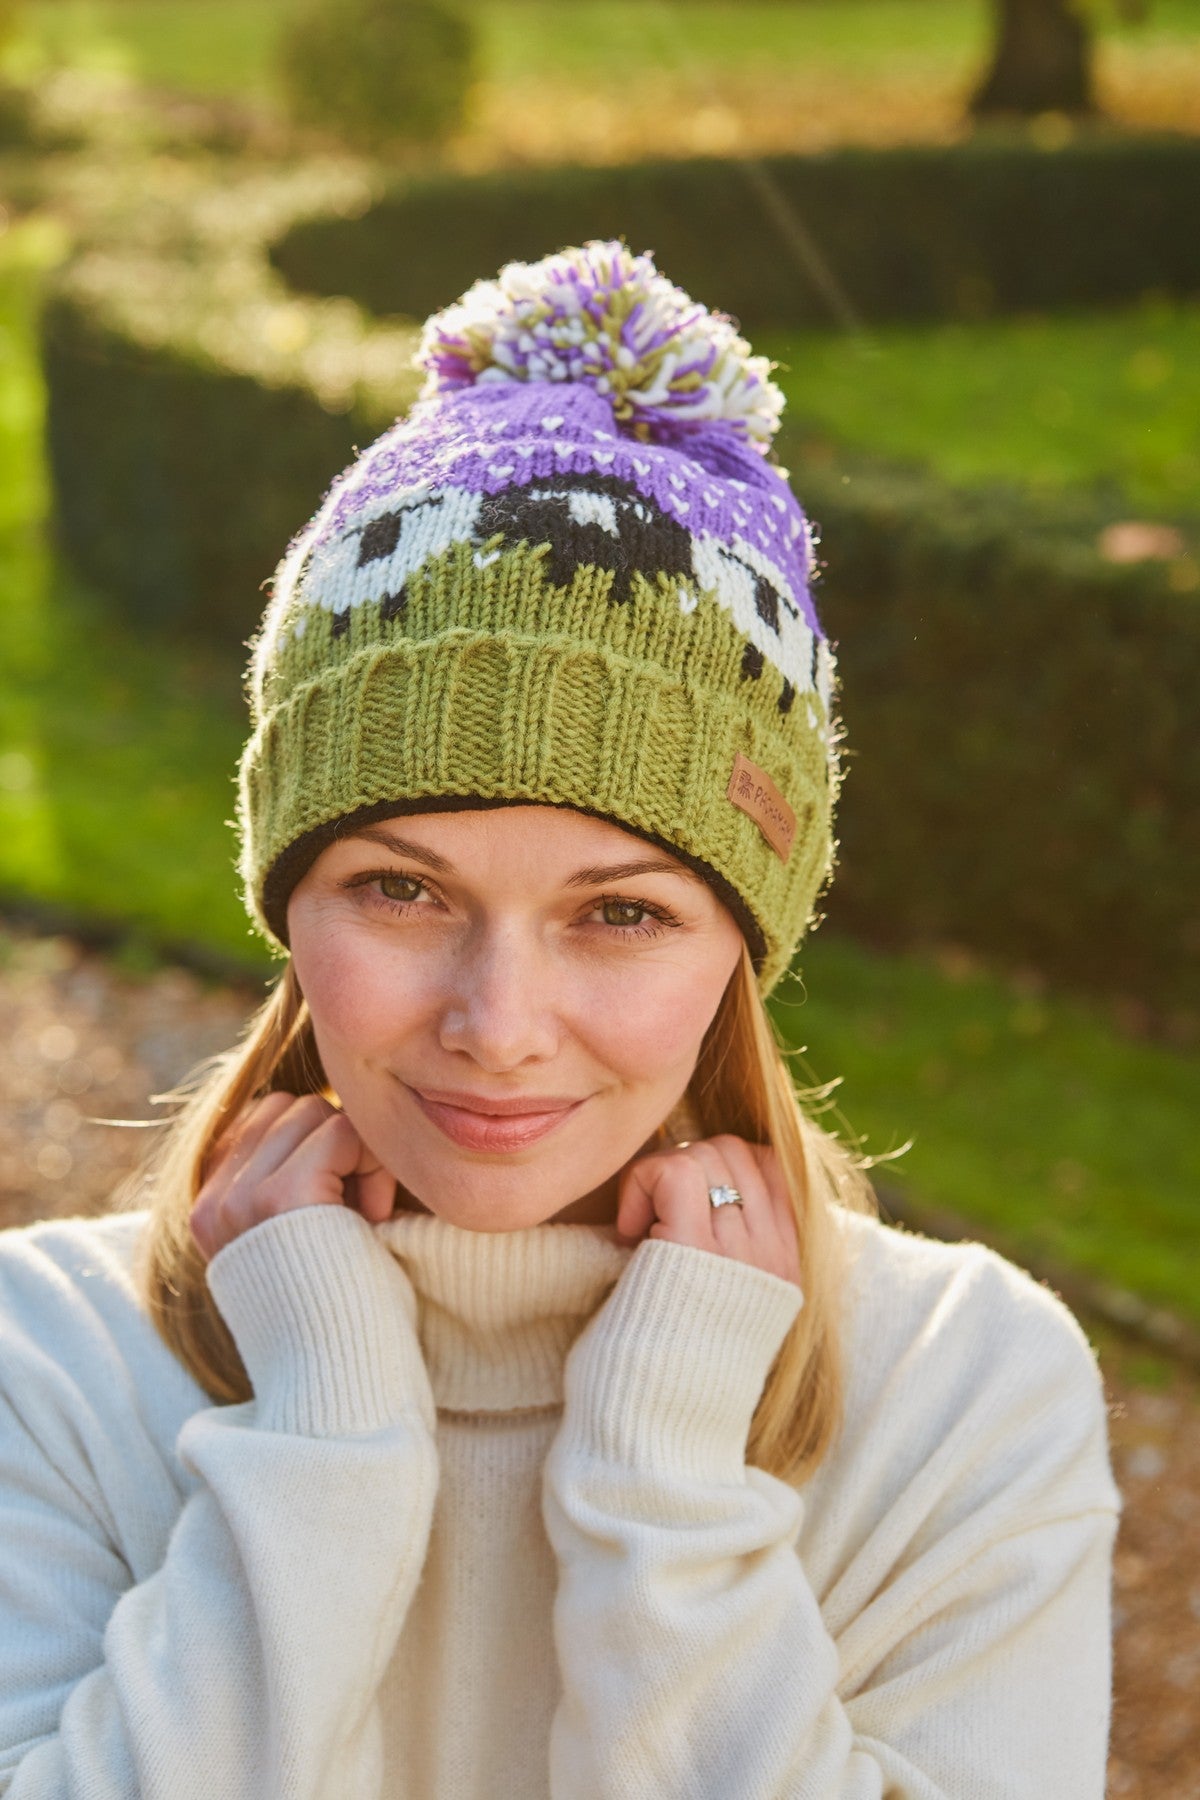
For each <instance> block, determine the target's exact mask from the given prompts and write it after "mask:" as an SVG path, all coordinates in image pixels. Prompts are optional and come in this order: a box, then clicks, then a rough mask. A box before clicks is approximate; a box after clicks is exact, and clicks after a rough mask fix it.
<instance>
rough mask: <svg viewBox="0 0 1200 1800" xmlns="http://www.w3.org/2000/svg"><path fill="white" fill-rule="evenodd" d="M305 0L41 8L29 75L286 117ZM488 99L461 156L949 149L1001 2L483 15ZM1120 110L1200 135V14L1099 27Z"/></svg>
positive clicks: (617, 6)
mask: <svg viewBox="0 0 1200 1800" xmlns="http://www.w3.org/2000/svg"><path fill="white" fill-rule="evenodd" d="M289 4H290V0H28V4H27V6H26V21H27V22H26V26H25V37H24V47H23V49H22V50H21V51H20V54H21V55H22V56H23V57H24V58H25V59H26V60H27V61H28V59H29V58H30V57H34V58H36V57H38V56H44V55H46V54H50V55H59V56H61V55H64V54H68V55H70V56H71V57H73V58H82V59H83V60H85V61H86V62H89V63H91V64H92V65H93V66H94V67H100V68H106V69H109V70H112V71H115V72H122V73H125V74H128V75H132V76H135V77H136V78H138V79H141V80H145V81H150V82H158V83H163V84H166V85H170V86H175V87H181V88H192V89H196V90H203V91H207V92H211V93H219V94H232V95H242V96H245V97H249V98H251V99H253V100H255V101H257V102H260V103H263V104H266V105H271V104H273V103H274V101H275V88H274V75H273V68H272V58H273V50H274V44H275V40H276V36H277V33H278V31H279V27H280V22H281V20H282V19H283V18H284V16H285V15H286V13H287V10H288V6H289ZM467 4H468V5H469V8H470V10H471V11H472V12H473V13H474V14H475V15H476V18H477V20H478V26H479V36H480V48H481V81H480V86H479V89H478V91H477V93H476V96H475V100H474V105H473V121H472V125H471V127H470V129H469V130H468V131H467V133H466V134H465V137H464V140H463V142H462V143H461V144H460V145H459V146H458V147H457V155H458V156H459V157H460V158H461V159H462V160H465V161H466V162H468V163H472V164H478V163H480V162H486V161H489V160H504V159H505V158H506V157H507V158H512V159H517V160H526V159H529V158H533V159H536V160H554V161H561V160H563V158H564V155H568V156H572V157H578V158H583V159H585V160H610V159H613V158H617V157H626V156H630V155H637V154H641V153H645V152H647V151H652V150H659V151H663V152H666V153H670V154H686V153H688V152H689V151H697V150H706V149H708V150H716V151H728V150H746V149H770V148H774V149H784V148H789V147H793V148H816V147H819V146H821V145H822V144H827V143H836V142H843V141H866V142H893V141H897V140H900V139H905V138H932V139H944V138H946V137H947V136H953V135H955V134H956V133H957V132H958V131H959V130H960V129H961V121H962V110H963V101H964V98H965V96H966V94H967V92H968V91H969V88H970V86H971V84H972V82H973V80H974V78H975V76H976V74H977V72H978V70H979V68H980V66H981V64H982V61H983V58H984V56H985V55H986V52H987V45H988V42H989V33H990V29H991V23H990V8H989V6H988V4H987V0H790V3H789V0H765V3H764V0H748V3H747V4H744V5H737V6H735V5H732V4H728V3H725V0H467ZM1097 35H1098V44H1099V50H1098V57H1097V68H1098V78H1099V83H1100V91H1101V98H1102V102H1103V104H1104V106H1105V108H1106V109H1107V110H1109V111H1111V112H1112V114H1113V115H1114V116H1115V117H1117V118H1120V119H1122V120H1125V121H1127V122H1130V123H1138V124H1142V125H1164V126H1168V127H1176V128H1182V129H1200V0H1154V4H1153V6H1152V8H1151V12H1150V16H1149V18H1148V19H1147V20H1146V21H1145V22H1144V24H1142V25H1140V26H1136V25H1132V24H1130V23H1129V22H1128V21H1126V20H1123V19H1122V18H1121V17H1120V16H1119V9H1118V7H1117V6H1116V5H1115V4H1109V5H1106V6H1104V7H1103V8H1101V9H1100V10H1099V15H1098V19H1097Z"/></svg>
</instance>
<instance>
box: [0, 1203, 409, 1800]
mask: <svg viewBox="0 0 1200 1800" xmlns="http://www.w3.org/2000/svg"><path fill="white" fill-rule="evenodd" d="M208 1280H209V1286H210V1290H211V1292H212V1294H213V1296H214V1298H215V1300H216V1302H217V1305H218V1306H219V1308H220V1310H221V1313H222V1315H223V1316H224V1318H225V1320H226V1322H227V1323H228V1325H229V1327H230V1329H231V1331H232V1333H233V1335H234V1338H235V1340H236V1342H237V1344H238V1348H239V1350H240V1351H241V1353H242V1355H243V1358H244V1360H245V1363H246V1368H247V1372H248V1374H249V1376H250V1379H251V1383H252V1385H253V1388H254V1399H253V1400H252V1401H250V1402H248V1403H246V1404H242V1405H230V1406H214V1407H204V1408H202V1409H201V1410H199V1411H198V1412H195V1413H193V1414H192V1415H191V1416H190V1417H189V1418H188V1419H187V1421H186V1423H185V1424H184V1425H183V1428H182V1430H181V1431H180V1433H179V1436H178V1440H177V1444H176V1448H177V1452H178V1455H179V1458H180V1461H181V1462H182V1464H183V1466H184V1469H185V1470H186V1471H187V1472H188V1475H189V1477H190V1478H191V1479H192V1481H193V1483H194V1485H193V1486H192V1491H191V1492H190V1495H189V1497H188V1498H187V1499H186V1500H185V1502H184V1504H183V1507H182V1510H181V1512H180V1514H179V1516H178V1518H177V1520H176V1522H175V1526H174V1529H173V1530H172V1532H171V1535H170V1539H169V1543H168V1545H167V1551H166V1555H165V1558H164V1560H163V1562H162V1565H161V1567H159V1568H158V1569H157V1570H156V1571H155V1572H154V1573H153V1574H151V1575H150V1576H149V1577H148V1578H146V1579H143V1580H141V1581H139V1582H137V1583H132V1581H131V1576H130V1572H129V1570H128V1568H127V1566H126V1565H125V1563H124V1561H123V1559H122V1557H121V1555H120V1552H119V1550H118V1548H117V1544H116V1541H115V1536H114V1534H113V1532H112V1531H111V1530H106V1528H105V1522H104V1511H105V1508H104V1500H103V1495H102V1494H100V1493H99V1492H98V1491H97V1492H89V1491H88V1490H87V1488H86V1487H84V1486H83V1485H82V1484H81V1481H80V1477H79V1467H78V1463H77V1462H76V1461H74V1460H72V1459H70V1458H68V1457H63V1456H60V1455H58V1454H56V1450H57V1448H58V1447H59V1445H60V1444H61V1442H62V1438H63V1426H64V1422H63V1421H62V1420H55V1419H54V1418H53V1417H52V1416H45V1417H44V1418H43V1416H42V1414H41V1413H40V1412H39V1409H38V1407H37V1406H36V1405H33V1404H31V1395H30V1393H29V1392H28V1391H24V1392H20V1393H18V1392H17V1391H16V1389H15V1388H14V1386H13V1382H12V1379H11V1377H6V1379H5V1380H4V1382H3V1383H2V1384H0V1793H3V1794H6V1795H7V1796H9V1800H67V1797H68V1796H70V1797H71V1800H76V1797H77V1796H83V1795H87V1796H89V1800H133V1797H134V1796H137V1797H139V1800H191V1797H193V1796H194V1800H210V1797H211V1796H212V1795H214V1794H219V1795H221V1796H222V1800H264V1797H265V1796H270V1797H271V1800H284V1797H286V1800H375V1797H376V1796H378V1795H379V1793H380V1784H381V1772H382V1747H381V1729H380V1723H379V1719H378V1714H377V1704H376V1693H377V1689H378V1687H379V1684H380V1681H381V1679H382V1676H383V1673H384V1671H385V1668H386V1665H387V1661H388V1658H389V1656H390V1654H391V1651H392V1649H393V1646H394V1645H395V1642H396V1640H397V1638H398V1636H399V1633H400V1629H401V1626H402V1623H403V1620H404V1617H405V1613H406V1611H407V1608H408V1605H409V1602H410V1599H411V1597H412V1594H413V1591H414V1588H415V1586H416V1583H417V1580H418V1577H419V1574H420V1570H421V1566H422V1564H423V1561H424V1558H425V1552H426V1545H427V1541H428V1536H429V1530H430V1524H431V1519H432V1512H433V1503H434V1496H435V1491H436V1487H437V1455H436V1448H435V1439H434V1427H435V1414H434V1406H433V1398H432V1394H431V1391H430V1388H429V1381H428V1376H427V1373H426V1370H425V1365H424V1362H423V1359H422V1357H421V1352H420V1345H419V1341H418V1339H417V1336H416V1330H415V1300H414V1297H413V1295H412V1292H411V1288H410V1287H409V1284H408V1279H407V1277H406V1276H405V1274H404V1272H403V1271H402V1270H401V1268H400V1267H399V1265H398V1264H397V1263H396V1262H395V1260H394V1259H393V1258H392V1257H390V1256H389V1255H388V1254H387V1252H386V1251H385V1250H384V1249H383V1248H382V1246H380V1245H379V1244H378V1243H377V1242H376V1241H375V1240H374V1237H373V1235H372V1232H371V1228H370V1226H369V1225H367V1224H366V1222H365V1221H364V1220H363V1219H362V1218H361V1217H359V1215H357V1214H355V1213H353V1212H351V1211H350V1210H348V1209H346V1208H341V1207H339V1208H333V1207H310V1208H304V1209H302V1210H299V1211H295V1212H291V1213H287V1214H284V1215H282V1216H280V1217H278V1218H275V1219H271V1220H269V1221H265V1222H263V1223H262V1224H259V1225H256V1226H255V1227H254V1228H253V1230H251V1231H249V1232H246V1233H245V1234H243V1235H242V1236H241V1237H239V1238H237V1239H235V1240H234V1241H233V1242H232V1243H231V1244H229V1245H227V1246H226V1247H225V1249H223V1250H222V1251H221V1252H220V1253H219V1254H218V1255H217V1256H216V1257H214V1258H213V1260H212V1262H211V1264H210V1265H209V1270H208ZM27 1370H31V1371H32V1376H31V1379H32V1380H33V1381H34V1382H36V1381H37V1379H38V1373H37V1359H36V1357H34V1356H33V1355H32V1354H31V1356H30V1357H29V1359H28V1361H27ZM43 1410H44V1409H43ZM65 1430H66V1431H67V1432H68V1433H69V1431H70V1421H69V1419H67V1420H66V1421H65Z"/></svg>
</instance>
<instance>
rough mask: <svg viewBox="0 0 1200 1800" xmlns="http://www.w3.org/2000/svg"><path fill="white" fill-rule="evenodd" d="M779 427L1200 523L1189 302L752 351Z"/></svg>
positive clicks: (1198, 321) (1199, 389) (1196, 314)
mask: <svg viewBox="0 0 1200 1800" xmlns="http://www.w3.org/2000/svg"><path fill="white" fill-rule="evenodd" d="M755 348H756V349H758V350H760V351H762V352H764V353H765V354H768V355H770V356H773V357H776V358H778V359H780V361H781V362H783V363H785V364H786V365H787V366H786V367H785V368H782V369H780V370H778V371H777V372H776V379H777V380H778V381H779V382H780V384H781V385H782V387H783V389H784V391H785V393H786V395H787V398H788V418H789V424H790V426H791V428H792V429H793V430H794V431H795V432H796V433H797V434H799V435H800V436H801V437H807V439H808V441H809V442H810V445H811V446H812V447H813V448H814V449H817V448H819V446H820V443H821V441H822V440H825V441H827V442H828V443H829V444H830V445H832V444H837V443H840V444H845V445H848V446H852V447H854V448H856V449H861V450H865V451H870V452H877V453H882V454H883V455H885V456H889V457H895V458H899V459H904V460H913V461H917V462H921V463H924V464H926V465H928V466H929V467H931V468H932V469H934V470H936V472H937V473H938V474H939V475H941V476H942V477H944V478H945V479H946V480H948V481H951V482H956V483H966V484H973V483H978V482H983V481H991V480H1003V481H1009V482H1015V483H1016V484H1018V485H1019V486H1022V487H1026V488H1029V489H1032V490H1035V491H1040V492H1043V493H1044V492H1046V491H1048V490H1054V489H1061V488H1065V487H1069V486H1071V485H1074V484H1086V485H1093V484H1108V485H1111V486H1112V487H1115V488H1117V489H1119V490H1120V492H1121V493H1122V494H1123V495H1124V496H1126V497H1127V499H1128V501H1129V503H1130V505H1131V506H1132V507H1134V508H1141V509H1144V510H1147V511H1150V512H1165V513H1171V512H1184V513H1191V514H1193V515H1195V514H1200V303H1196V302H1191V303H1185V302H1183V301H1170V300H1165V299H1157V300H1150V301H1148V302H1146V303H1145V304H1143V305H1142V306H1139V307H1133V308H1130V309H1127V310H1122V311H1115V310H1114V311H1111V312H1092V313H1084V314H1076V315H1069V314H1054V315H1052V316H1049V317H1038V318H1032V317H1031V318H1014V319H1002V320H997V321H993V322H987V323H980V324H938V325H933V326H926V325H922V326H913V327H903V328H888V329H885V330H879V331H877V332H874V333H872V334H871V335H870V336H864V337H854V336H852V335H845V334H843V335H838V334H836V333H832V332H809V333H805V334H802V335H795V334H792V335H789V336H787V337H783V336H771V337H768V336H763V337H760V338H758V339H756V343H755Z"/></svg>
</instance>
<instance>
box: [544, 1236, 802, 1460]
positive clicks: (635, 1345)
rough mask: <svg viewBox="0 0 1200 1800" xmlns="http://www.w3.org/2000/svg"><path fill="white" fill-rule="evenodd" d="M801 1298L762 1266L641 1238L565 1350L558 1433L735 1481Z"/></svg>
mask: <svg viewBox="0 0 1200 1800" xmlns="http://www.w3.org/2000/svg"><path fill="white" fill-rule="evenodd" d="M803 1304H804V1297H803V1295H802V1294H801V1291H800V1289H799V1288H798V1287H797V1286H796V1285H795V1283H794V1282H791V1281H785V1280H783V1278H782V1277H781V1276H777V1275H770V1274H768V1273H767V1272H766V1270H764V1269H756V1268H753V1267H751V1266H750V1265H749V1264H748V1263H740V1262H734V1261H732V1260H731V1259H730V1258H728V1257H724V1256H718V1255H716V1254H715V1252H713V1251H710V1250H696V1249H693V1248H692V1247H691V1246H690V1245H685V1244H674V1243H670V1242H668V1241H667V1240H665V1239H660V1238H647V1239H645V1240H643V1242H642V1243H640V1244H639V1245H638V1247H637V1250H636V1251H635V1252H634V1255H633V1256H632V1257H631V1259H630V1261H629V1263H628V1265H627V1266H626V1268H625V1270H624V1272H623V1274H622V1275H621V1278H620V1280H619V1281H618V1282H617V1285H616V1287H615V1288H614V1289H613V1291H612V1294H611V1295H610V1296H609V1298H608V1300H607V1301H606V1302H605V1304H604V1306H603V1307H602V1308H601V1309H600V1312H599V1313H598V1314H597V1315H596V1317H595V1318H594V1319H593V1320H592V1322H591V1323H590V1324H589V1325H588V1326H587V1328H586V1329H585V1330H584V1332H583V1333H582V1334H581V1336H580V1337H579V1338H578V1340H577V1341H576V1343H575V1345H574V1346H573V1348H572V1350H571V1353H570V1355H569V1357H568V1359H567V1365H566V1370H565V1378H564V1387H565V1409H564V1426H565V1435H566V1436H568V1437H570V1438H572V1439H573V1440H574V1441H575V1442H576V1443H578V1444H581V1445H582V1446H583V1447H584V1448H585V1449H587V1450H588V1451H589V1452H590V1453H591V1454H594V1455H598V1456H600V1457H603V1458H604V1459H605V1460H607V1461H616V1462H620V1463H625V1464H631V1465H634V1466H638V1467H642V1468H649V1469H656V1470H661V1469H662V1468H663V1466H664V1462H669V1463H670V1464H671V1466H672V1467H673V1468H675V1469H676V1470H678V1471H679V1472H680V1473H684V1474H687V1475H689V1476H693V1477H696V1478H698V1479H702V1480H704V1479H712V1478H714V1477H720V1478H722V1479H730V1480H736V1479H739V1478H740V1477H741V1476H742V1475H743V1473H744V1469H745V1452H746V1439H747V1436H748V1435H749V1431H750V1425H751V1421H752V1420H753V1417H754V1409H755V1407H756V1406H757V1405H758V1402H759V1400H760V1398H761V1396H762V1391H763V1387H764V1384H765V1382H766V1378H767V1376H768V1374H769V1373H770V1369H771V1365H772V1363H773V1362H774V1360H775V1357H776V1356H777V1355H778V1353H779V1350H780V1347H781V1346H782V1344H783V1341H784V1339H785V1337H786V1336H787V1333H788V1331H789V1329H790V1328H791V1326H792V1324H793V1322H794V1321H795V1319H796V1317H797V1315H798V1314H799V1311H800V1308H801V1306H802V1305H803Z"/></svg>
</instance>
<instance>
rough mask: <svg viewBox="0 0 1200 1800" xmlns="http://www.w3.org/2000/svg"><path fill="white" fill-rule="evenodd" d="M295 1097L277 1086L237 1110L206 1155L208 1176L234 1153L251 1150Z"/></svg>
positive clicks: (206, 1174)
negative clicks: (270, 1091)
mask: <svg viewBox="0 0 1200 1800" xmlns="http://www.w3.org/2000/svg"><path fill="white" fill-rule="evenodd" d="M295 1098H296V1096H295V1094H289V1093H287V1092H285V1091H284V1090H283V1089H279V1088H277V1089H275V1090H274V1091H273V1092H272V1093H269V1094H263V1095H261V1096H260V1097H259V1098H258V1099H257V1100H251V1101H250V1102H249V1103H248V1104H247V1105H246V1106H243V1107H242V1108H241V1109H240V1110H239V1111H238V1112H236V1113H235V1114H234V1115H233V1117H232V1118H231V1119H230V1121H229V1123H228V1124H227V1125H226V1126H225V1127H224V1129H223V1130H222V1132H221V1135H220V1136H219V1137H218V1138H217V1139H216V1141H215V1143H214V1144H213V1146H212V1148H211V1149H210V1150H209V1152H208V1154H207V1156H206V1157H205V1159H204V1169H205V1179H206V1180H207V1179H208V1176H209V1175H210V1174H215V1173H216V1171H217V1169H219V1168H221V1167H222V1166H224V1165H227V1164H228V1162H229V1159H230V1157H231V1156H234V1155H235V1154H238V1155H247V1154H249V1151H250V1149H251V1148H252V1147H253V1146H254V1145H255V1144H256V1143H258V1142H260V1141H261V1139H262V1138H263V1136H264V1135H265V1134H266V1132H267V1131H269V1130H270V1128H271V1123H272V1121H273V1120H274V1119H277V1118H279V1117H281V1116H282V1115H283V1114H284V1113H285V1112H286V1111H287V1109H288V1107H289V1106H290V1105H291V1104H292V1102H293V1100H294V1099H295Z"/></svg>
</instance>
